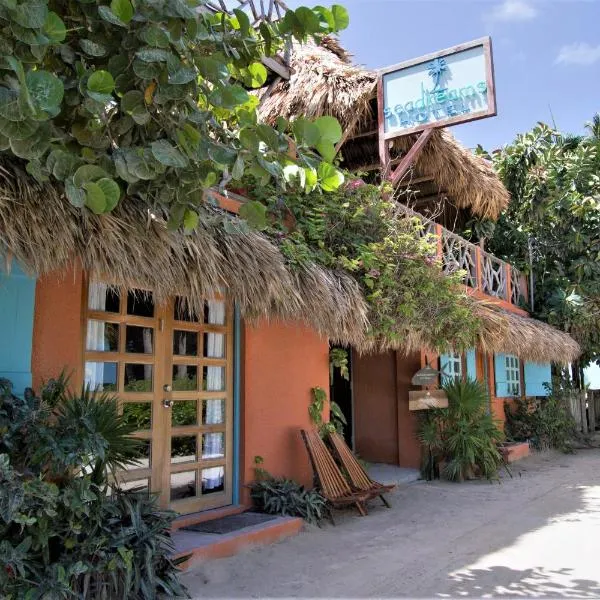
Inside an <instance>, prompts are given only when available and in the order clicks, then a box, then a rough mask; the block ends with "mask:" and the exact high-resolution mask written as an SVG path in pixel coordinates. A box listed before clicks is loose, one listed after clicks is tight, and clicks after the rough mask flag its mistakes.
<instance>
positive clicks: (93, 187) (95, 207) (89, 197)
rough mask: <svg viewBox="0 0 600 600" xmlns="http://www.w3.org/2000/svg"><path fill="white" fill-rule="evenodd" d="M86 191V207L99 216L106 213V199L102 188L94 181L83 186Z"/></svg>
mask: <svg viewBox="0 0 600 600" xmlns="http://www.w3.org/2000/svg"><path fill="white" fill-rule="evenodd" d="M83 189H84V190H85V205H86V206H87V207H88V208H89V209H90V210H91V211H92V212H94V213H96V214H97V215H100V214H102V213H103V212H105V211H106V198H105V197H104V192H103V191H102V188H101V187H100V186H99V185H98V184H97V183H93V182H92V181H86V182H85V183H84V184H83Z"/></svg>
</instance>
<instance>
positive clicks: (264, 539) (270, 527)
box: [171, 511, 303, 569]
mask: <svg viewBox="0 0 600 600" xmlns="http://www.w3.org/2000/svg"><path fill="white" fill-rule="evenodd" d="M239 512H241V511H239ZM230 514H236V513H230ZM222 516H226V515H222V514H221V515H219V517H217V518H220V517H222ZM204 520H206V519H204ZM193 522H194V523H198V522H200V521H193ZM188 524H190V523H188ZM302 525H303V520H302V519H299V518H296V517H276V518H275V519H272V520H271V521H267V522H266V523H261V524H259V525H252V526H250V527H244V528H242V529H238V530H237V531H233V532H231V533H225V534H216V533H202V532H198V531H185V530H183V529H177V530H175V531H173V533H172V534H171V537H172V539H173V543H174V545H175V552H174V553H173V558H180V557H183V556H187V555H189V557H188V559H187V560H186V561H185V562H184V563H182V564H181V565H180V567H181V568H182V569H187V568H188V567H189V566H190V565H192V564H195V563H198V562H203V561H206V560H211V559H215V558H224V557H226V556H233V555H234V554H237V553H238V552H240V551H241V550H243V549H245V548H248V547H251V546H260V545H266V544H272V543H273V542H278V541H279V540H282V539H285V538H287V537H291V536H293V535H296V534H297V533H299V532H300V531H301V529H302ZM182 526H185V525H181V526H180V527H182Z"/></svg>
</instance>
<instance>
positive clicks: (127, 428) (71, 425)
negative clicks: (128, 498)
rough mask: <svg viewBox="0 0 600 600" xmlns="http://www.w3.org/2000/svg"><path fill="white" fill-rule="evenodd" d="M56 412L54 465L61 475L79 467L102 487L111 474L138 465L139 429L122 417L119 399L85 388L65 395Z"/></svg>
mask: <svg viewBox="0 0 600 600" xmlns="http://www.w3.org/2000/svg"><path fill="white" fill-rule="evenodd" d="M55 412H56V433H55V435H54V439H55V442H56V448H55V455H54V460H53V462H54V463H55V465H56V467H58V469H59V472H64V470H65V469H69V468H72V467H74V466H76V465H77V466H78V467H79V469H80V470H84V471H86V472H87V473H90V477H91V480H92V482H93V483H94V484H96V485H98V486H102V485H106V484H107V482H108V475H114V474H115V473H116V471H117V470H119V469H123V468H125V467H126V466H128V465H131V464H133V463H135V462H137V459H138V458H139V455H140V441H139V440H137V439H135V438H133V437H131V434H132V433H133V432H134V431H135V429H136V426H135V423H129V422H127V421H126V420H125V419H124V418H123V417H122V416H121V415H119V407H118V400H117V397H116V396H114V395H112V394H111V393H109V392H99V391H96V390H92V389H91V388H90V387H89V386H87V385H86V386H83V387H82V389H81V392H80V393H79V394H73V393H71V392H66V393H65V394H64V396H63V397H62V398H61V400H59V402H58V403H57V406H56V409H55ZM56 434H58V435H56Z"/></svg>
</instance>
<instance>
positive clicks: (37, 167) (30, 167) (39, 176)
mask: <svg viewBox="0 0 600 600" xmlns="http://www.w3.org/2000/svg"><path fill="white" fill-rule="evenodd" d="M25 170H26V171H27V172H28V173H29V174H30V175H31V176H32V177H34V179H35V180H36V181H39V182H40V183H43V182H44V181H48V174H47V173H46V172H45V170H44V167H43V166H42V163H40V161H39V160H32V161H29V162H28V163H27V165H25Z"/></svg>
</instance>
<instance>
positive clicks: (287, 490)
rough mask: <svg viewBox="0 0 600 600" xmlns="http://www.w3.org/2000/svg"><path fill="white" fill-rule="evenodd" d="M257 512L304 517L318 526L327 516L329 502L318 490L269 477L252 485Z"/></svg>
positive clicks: (251, 491) (294, 482)
mask: <svg viewBox="0 0 600 600" xmlns="http://www.w3.org/2000/svg"><path fill="white" fill-rule="evenodd" d="M250 495H251V497H252V500H253V502H254V506H255V507H256V509H257V510H259V511H261V512H265V513H269V514H273V515H282V516H286V517H302V518H303V519H304V520H305V521H307V522H309V523H313V524H315V525H318V524H319V523H320V522H321V520H322V519H323V518H324V517H325V516H326V515H327V510H328V509H327V501H326V500H325V498H323V496H321V494H319V492H317V491H316V490H307V489H305V488H304V486H302V485H300V484H299V483H297V482H296V481H293V480H291V479H284V478H279V477H267V478H265V479H261V480H257V481H254V482H252V483H251V484H250Z"/></svg>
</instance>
